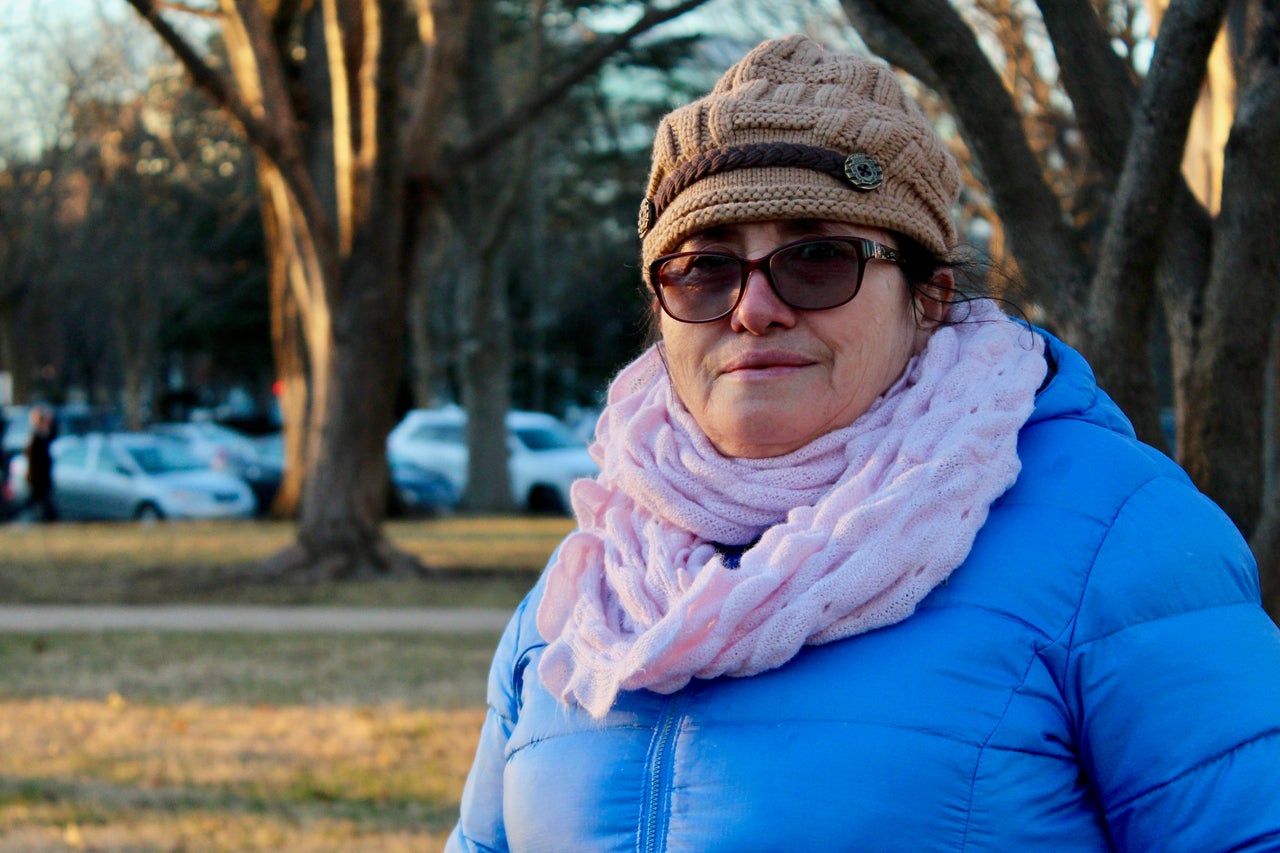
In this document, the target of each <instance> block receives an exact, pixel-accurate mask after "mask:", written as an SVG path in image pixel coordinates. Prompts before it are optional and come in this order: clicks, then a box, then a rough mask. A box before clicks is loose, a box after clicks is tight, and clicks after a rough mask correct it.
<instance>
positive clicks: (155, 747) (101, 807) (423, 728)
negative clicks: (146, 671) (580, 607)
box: [0, 695, 482, 851]
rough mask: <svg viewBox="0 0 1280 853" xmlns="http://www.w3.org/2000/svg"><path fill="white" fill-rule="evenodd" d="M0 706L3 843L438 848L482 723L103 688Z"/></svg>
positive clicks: (464, 714)
mask: <svg viewBox="0 0 1280 853" xmlns="http://www.w3.org/2000/svg"><path fill="white" fill-rule="evenodd" d="M2 711H3V714H2V716H0V742H2V743H4V744H5V748H4V749H3V750H0V847H2V848H3V849H4V850H6V851H38V850H39V851H44V850H104V851H105V850H109V851H125V850H136V851H151V850H156V851H179V850H182V851H224V850H225V851H231V850H237V851H243V850H261V851H267V850H272V851H275V850H289V851H339V850H342V851H347V850H370V851H399V850H404V851H409V850H413V851H420V850H439V849H440V848H441V847H442V846H443V842H444V838H445V837H446V835H447V834H448V831H449V828H450V827H451V826H452V823H453V820H454V819H455V815H456V809H457V800H458V794H459V792H460V791H461V788H462V782H463V779H464V778H465V774H466V770H467V765H468V762H469V760H470V754H471V750H472V747H473V745H474V743H475V737H476V732H477V730H478V728H479V725H480V721H481V719H482V711H481V710H479V709H478V708H477V709H469V710H458V711H438V710H429V709H417V708H408V707H404V706H398V705H386V706H376V707H370V706H364V707H356V708H351V707H325V706H321V707H296V706H294V707H276V706H269V705H257V706H243V705H233V706H215V707H211V706H206V705H202V704H196V703H189V704H181V705H166V706H156V705H138V704H133V703H130V702H128V701H126V700H124V699H122V698H120V697H118V696H115V695H112V696H109V697H108V698H107V699H106V700H105V701H96V702H95V701H88V700H69V699H57V698H55V699H32V700H21V701H19V700H14V701H9V702H4V703H3V705H2Z"/></svg>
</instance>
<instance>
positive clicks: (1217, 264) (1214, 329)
mask: <svg viewBox="0 0 1280 853" xmlns="http://www.w3.org/2000/svg"><path fill="white" fill-rule="evenodd" d="M1268 5H1269V8H1268V9H1267V12H1268V16H1269V17H1268V18H1267V19H1266V20H1265V21H1264V24H1263V26H1261V27H1260V28H1259V31H1258V33H1259V34H1258V38H1257V41H1256V42H1255V44H1256V45H1257V47H1256V49H1255V51H1254V55H1253V57H1252V61H1251V62H1250V63H1249V68H1250V75H1249V78H1248V79H1247V80H1246V84H1247V85H1245V86H1243V87H1242V88H1241V91H1240V101H1239V105H1238V107H1237V109H1236V116H1235V122H1234V123H1233V125H1232V128H1231V136H1230V139H1229V140H1228V142H1227V149H1226V157H1225V163H1224V172H1223V191H1222V209H1221V211H1220V213H1219V215H1218V219H1217V222H1216V223H1215V226H1214V258H1213V273H1212V275H1211V277H1210V280H1209V288H1208V292H1207V299H1206V302H1205V317H1204V331H1203V333H1202V334H1201V336H1200V347H1199V351H1198V352H1197V356H1196V359H1195V362H1194V364H1193V369H1192V378H1191V383H1190V393H1191V394H1192V395H1194V397H1195V399H1196V400H1197V401H1198V405H1197V406H1196V408H1195V410H1194V415H1193V417H1191V418H1190V419H1189V423H1188V424H1187V428H1188V429H1187V436H1186V445H1185V446H1186V450H1187V454H1186V464H1187V470H1188V471H1189V472H1190V473H1191V475H1192V477H1193V478H1194V479H1195V481H1196V483H1197V485H1199V486H1200V488H1201V489H1203V490H1204V491H1205V493H1206V494H1208V495H1209V496H1210V497H1212V498H1213V499H1214V500H1215V501H1217V502H1218V504H1219V505H1220V506H1221V507H1222V508H1223V509H1224V510H1226V512H1227V514H1228V515H1229V516H1231V518H1232V520H1233V521H1235V523H1236V524H1237V525H1238V526H1239V527H1240V528H1241V529H1242V530H1244V531H1245V532H1246V533H1249V532H1251V531H1253V530H1254V529H1255V525H1257V523H1258V520H1259V517H1260V515H1261V514H1262V511H1263V509H1264V508H1263V506H1262V505H1261V496H1262V485H1263V471H1264V465H1263V461H1264V455H1263V446H1262V439H1263V433H1262V424H1263V412H1264V407H1265V404H1266V400H1267V390H1266V387H1265V375H1266V373H1265V368H1266V362H1267V355H1268V353H1269V351H1270V336H1271V332H1272V322H1273V318H1274V317H1275V315H1276V310H1277V304H1278V303H1277V297H1276V289H1277V285H1278V284H1280V231H1278V230H1277V229H1276V228H1275V227H1274V223H1276V222H1277V221H1280V177H1277V172H1276V168H1275V152H1276V151H1277V150H1280V59H1278V58H1277V54H1278V53H1280V11H1277V7H1280V3H1276V2H1274V0H1273V2H1270V3H1269V4H1268ZM1265 509H1266V511H1267V512H1268V513H1273V512H1275V511H1276V508H1275V506H1274V504H1273V505H1270V506H1267V507H1266V508H1265ZM1267 570H1268V571H1274V565H1272V566H1270V567H1268V569H1267Z"/></svg>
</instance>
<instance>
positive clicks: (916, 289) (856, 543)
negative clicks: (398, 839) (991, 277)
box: [449, 36, 1280, 853]
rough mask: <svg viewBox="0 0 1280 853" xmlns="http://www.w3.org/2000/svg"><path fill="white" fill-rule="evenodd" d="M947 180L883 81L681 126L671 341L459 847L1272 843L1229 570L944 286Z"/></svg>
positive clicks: (511, 656) (1225, 554)
mask: <svg viewBox="0 0 1280 853" xmlns="http://www.w3.org/2000/svg"><path fill="white" fill-rule="evenodd" d="M959 184H960V178H959V170H958V168H957V166H956V164H955V162H954V161H953V159H952V157H951V156H950V154H949V153H948V152H947V149H946V148H945V146H944V145H943V143H942V142H941V140H940V139H939V138H938V137H937V136H936V135H935V133H934V132H933V131H932V130H931V129H930V127H929V125H928V124H927V122H926V121H925V119H924V118H923V116H922V114H921V112H920V110H919V109H918V108H917V107H916V105H915V104H914V103H913V102H912V101H911V100H910V99H909V98H908V97H907V96H906V95H905V94H904V93H903V91H902V89H901V88H900V86H899V84H898V83H897V81H896V79H895V77H894V75H893V74H892V72H891V71H890V70H889V69H888V68H886V67H885V66H883V65H881V64H879V63H874V62H871V61H867V60H865V59H861V58H858V57H854V56H847V55H840V54H834V53H828V52H825V51H824V50H822V48H821V47H819V46H818V45H817V44H815V43H814V42H812V41H810V40H808V39H806V38H803V37H799V36H795V37H790V38H786V39H781V40H778V41H771V42H766V43H765V44H763V45H760V46H759V47H757V48H756V49H755V50H753V51H752V52H751V53H750V54H748V55H747V56H746V57H745V58H744V59H743V60H742V61H741V62H740V63H738V64H737V65H736V66H734V67H733V68H732V69H730V70H729V71H728V73H727V74H726V75H725V76H724V77H723V78H722V79H721V81H720V82H719V84H718V85H717V86H716V87H715V89H714V91H712V93H711V94H710V95H708V96H706V97H704V98H702V99H700V100H698V101H696V102H694V103H693V104H690V105H689V106H686V107H684V108H681V109H679V110H676V111H675V112H673V113H672V114H671V115H669V116H667V117H666V118H665V119H664V120H663V122H662V125H661V127H660V128H659V131H658V135H657V140H656V142H655V144H654V155H653V171H652V176H651V178H650V182H649V193H648V196H647V198H646V199H645V201H644V205H643V207H642V211H641V222H640V230H641V235H642V237H643V254H644V268H645V272H646V274H647V280H648V285H649V286H650V287H651V288H652V291H653V295H654V297H655V302H654V311H655V312H657V316H656V319H657V327H658V332H659V334H660V338H661V340H660V342H659V343H658V344H656V345H655V346H654V347H652V348H651V349H649V350H648V351H646V352H645V353H643V354H642V355H641V356H640V357H639V358H638V359H636V360H635V361H634V362H633V363H632V364H630V365H629V366H628V367H626V368H625V369H624V370H623V371H622V372H621V374H620V375H619V376H618V377H617V378H616V379H615V381H614V382H613V384H612V387H611V388H610V393H609V399H608V406H607V408H606V409H605V411H604V413H603V415H602V417H601V420H600V424H599V428H598V432H597V435H598V439H597V442H596V444H595V445H594V448H593V453H594V454H595V457H596V459H597V460H598V461H599V463H600V466H601V474H600V476H599V477H598V478H597V479H595V480H592V481H583V482H580V483H578V484H577V485H576V486H575V489H574V493H573V503H574V510H575V512H576V514H577V518H578V522H579V527H578V530H577V531H575V532H574V533H573V534H571V535H570V536H569V537H568V538H567V539H566V540H565V542H564V543H563V545H562V546H561V547H560V549H559V550H558V551H557V553H556V555H555V556H554V557H553V559H552V562H551V565H550V567H549V568H548V569H547V571H546V573H545V575H544V577H543V578H542V580H541V581H540V582H539V584H538V585H537V587H536V588H535V589H534V590H533V592H532V593H531V594H530V595H529V597H528V599H527V600H526V601H525V602H524V604H523V605H521V607H520V609H519V611H518V612H517V613H516V614H515V616H514V618H513V619H512V622H511V624H510V627H509V628H508V630H507V632H506V635H505V636H504V638H503V640H502V643H501V646H500V647H499V649H498V652H497V656H496V659H495V661H494V664H493V669H492V672H491V675H490V680H489V695H488V703H489V714H488V720H487V722H486V723H485V726H484V730H483V732H482V734H481V738H480V745H479V750H478V753H477V756H476V760H475V765H474V767H473V768H472V771H471V775H470V778H469V780H468V783H467V787H466V791H465V793H464V795H463V803H462V816H461V820H460V822H459V824H458V826H457V829H456V830H455V831H454V833H453V836H452V838H451V839H450V843H449V849H450V850H455V851H456V850H486V851H488V850H508V849H509V850H516V851H603V850H618V851H621V850H636V851H657V850H668V851H674V850H679V851H711V850H725V851H735V853H743V851H777V850H821V851H834V850H860V851H868V850H874V851H887V850H907V851H924V850H955V851H959V850H996V851H1014V850H1017V851H1022V850H1053V851H1066V850H1072V851H1104V850H1161V851H1182V850H1185V851H1197V853H1203V851H1210V850H1228V849H1230V850H1244V849H1250V850H1253V849H1257V850H1261V849H1280V635H1278V633H1277V630H1276V626H1275V625H1274V624H1273V623H1272V622H1271V621H1270V620H1269V619H1268V617H1267V615H1266V614H1265V612H1264V611H1263V610H1262V608H1261V607H1260V605H1259V592H1258V579H1257V573H1256V569H1255V567H1254V564H1253V562H1252V558H1251V557H1250V554H1249V551H1248V548H1247V547H1246V545H1245V543H1244V542H1243V541H1242V539H1241V537H1240V535H1239V534H1238V532H1237V531H1236V530H1235V528H1234V527H1233V526H1232V525H1231V523H1230V521H1228V519H1227V518H1226V517H1225V516H1224V515H1223V514H1222V513H1221V512H1220V511H1219V510H1218V509H1217V508H1216V507H1215V506H1214V505H1213V504H1211V503H1210V502H1209V501H1208V500H1207V499H1206V498H1205V497H1204V496H1202V495H1201V494H1200V493H1198V492H1197V491H1196V489H1195V488H1194V486H1192V484H1191V482H1190V481H1189V480H1188V478H1187V477H1186V475H1185V474H1184V473H1183V472H1182V471H1181V470H1180V469H1179V468H1178V467H1177V466H1175V465H1174V464H1173V463H1172V462H1171V461H1170V460H1169V459H1168V458H1167V457H1165V456H1164V455H1162V454H1160V453H1159V452H1157V451H1155V450H1153V449H1151V448H1149V447H1146V446H1144V445H1142V444H1141V443H1139V442H1138V441H1137V440H1136V439H1135V437H1134V434H1133V431H1132V428H1131V427H1130V425H1129V423H1128V422H1127V421H1126V420H1125V418H1124V416H1123V415H1122V414H1121V413H1120V411H1119V410H1118V409H1117V408H1116V406H1115V405H1114V404H1113V403H1112V402H1111V401H1110V400H1109V399H1108V398H1107V396H1106V395H1105V394H1104V393H1103V392H1102V391H1101V390H1100V389H1099V388H1098V387H1097V386H1096V385H1095V384H1094V380H1093V376H1092V374H1091V371H1090V370H1089V367H1088V366H1087V365H1086V364H1085V362H1084V361H1083V360H1082V359H1081V357H1080V356H1079V355H1078V354H1076V353H1075V352H1073V351H1072V350H1071V349H1069V348H1068V347H1066V346H1065V345H1063V344H1062V343H1061V342H1059V341H1057V340H1055V339H1054V338H1052V337H1051V336H1049V335H1048V334H1046V333H1043V332H1041V331H1039V330H1036V329H1033V328H1031V327H1028V326H1026V325H1024V324H1020V323H1017V322H1014V321H1013V320H1010V319H1008V318H1007V317H1005V316H1004V315H1003V314H1002V313H1001V312H1000V311H999V310H998V309H997V308H996V307H995V306H994V304H993V303H992V302H990V301H989V300H982V299H977V298H973V297H971V296H966V295H965V294H961V293H958V292H957V287H956V282H955V280H954V278H953V274H952V268H951V266H949V265H948V260H949V259H952V258H953V257H954V255H955V249H956V248H957V243H958V240H957V235H956V228H955V225H954V223H953V221H952V218H951V205H952V203H953V202H954V201H955V199H956V196H957V193H958V191H959Z"/></svg>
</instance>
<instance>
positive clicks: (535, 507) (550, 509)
mask: <svg viewBox="0 0 1280 853" xmlns="http://www.w3.org/2000/svg"><path fill="white" fill-rule="evenodd" d="M529 512H534V513H537V514H539V515H564V514H565V505H564V501H562V500H560V493H559V492H557V491H556V490H555V489H553V488H551V487H550V486H534V487H533V488H532V489H530V490H529Z"/></svg>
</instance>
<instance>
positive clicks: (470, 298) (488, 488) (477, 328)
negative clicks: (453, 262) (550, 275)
mask: <svg viewBox="0 0 1280 853" xmlns="http://www.w3.org/2000/svg"><path fill="white" fill-rule="evenodd" d="M490 249H492V247H490ZM498 267H499V264H498V263H497V259H496V258H495V257H494V252H493V251H492V250H490V251H483V250H482V251H481V252H479V253H477V256H476V257H475V258H473V259H472V262H471V263H468V264H465V265H463V266H461V267H460V268H459V270H458V275H457V283H458V288H459V294H458V296H459V313H460V318H459V319H460V323H459V326H460V329H459V347H458V349H459V352H458V360H459V368H460V370H459V372H460V373H461V382H462V403H463V405H464V406H465V407H466V409H467V448H468V450H469V452H468V454H467V489H466V494H465V495H464V496H463V505H464V506H465V507H466V508H468V509H473V510H483V511H485V512H506V511H510V510H511V509H512V507H513V503H512V498H511V471H510V466H509V465H508V460H509V453H508V450H507V427H506V417H507V410H508V409H510V407H511V354H510V351H511V340H510V338H511V323H510V310H509V306H508V300H507V289H506V282H505V281H504V280H503V278H502V277H501V276H500V275H498V271H499V270H498Z"/></svg>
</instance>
